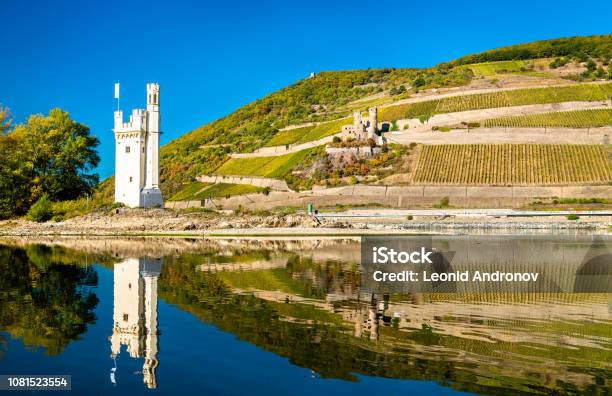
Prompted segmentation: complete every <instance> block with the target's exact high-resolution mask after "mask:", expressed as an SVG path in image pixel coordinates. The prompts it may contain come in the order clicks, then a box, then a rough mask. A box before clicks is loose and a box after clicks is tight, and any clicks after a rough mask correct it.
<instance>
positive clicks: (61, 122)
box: [0, 109, 100, 217]
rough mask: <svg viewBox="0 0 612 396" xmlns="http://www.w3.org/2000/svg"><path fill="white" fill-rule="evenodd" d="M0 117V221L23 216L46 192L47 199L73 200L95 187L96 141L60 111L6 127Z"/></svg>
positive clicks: (4, 117)
mask: <svg viewBox="0 0 612 396" xmlns="http://www.w3.org/2000/svg"><path fill="white" fill-rule="evenodd" d="M7 114H8V113H7V112H6V111H4V113H0V117H2V118H0V131H2V133H1V134H0V158H2V161H1V163H0V217H9V216H11V215H20V214H23V213H25V212H26V211H27V210H28V208H29V207H30V205H31V204H32V203H34V202H36V201H37V200H38V199H39V198H40V197H42V196H43V195H45V194H47V195H48V196H49V198H50V199H51V200H53V201H62V200H69V199H75V198H78V197H80V196H83V195H85V194H88V193H90V192H91V191H92V190H93V189H94V188H95V187H96V185H97V184H98V175H97V174H95V173H93V170H94V169H95V167H96V166H97V165H98V163H99V162H100V157H99V156H98V153H97V152H96V147H97V146H98V144H99V140H98V138H96V137H95V136H92V135H91V134H90V131H89V128H88V127H86V126H85V125H83V124H80V123H78V122H76V121H74V120H72V119H71V118H70V115H69V114H68V113H67V112H65V111H62V110H60V109H53V110H51V111H50V112H49V115H48V116H43V115H33V116H31V117H30V118H29V119H28V121H27V123H25V124H20V125H17V126H15V127H14V128H11V126H10V123H8V121H7Z"/></svg>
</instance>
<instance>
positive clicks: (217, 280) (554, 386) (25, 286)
mask: <svg viewBox="0 0 612 396" xmlns="http://www.w3.org/2000/svg"><path fill="white" fill-rule="evenodd" d="M592 242H593V241H592V240H590V239H589V238H586V239H581V238H572V237H564V238H556V237H555V238H548V239H547V238H518V239H514V240H512V241H511V243H509V242H504V241H503V240H501V239H495V244H494V245H492V246H494V248H491V251H497V252H499V253H500V255H502V256H503V257H500V259H499V260H497V261H494V262H490V263H488V264H489V265H490V266H492V267H498V266H502V265H506V264H504V262H505V261H508V260H509V259H508V258H512V261H513V262H519V263H521V265H524V266H525V267H526V268H527V267H531V266H534V265H539V266H546V265H555V266H556V268H557V270H558V271H557V272H556V273H555V274H556V275H555V276H556V277H557V278H555V279H558V281H557V280H555V282H556V283H558V284H562V282H563V281H566V283H567V281H568V280H569V279H570V278H569V277H567V276H566V275H564V274H574V273H576V268H579V267H580V265H581V264H580V263H581V261H582V260H583V258H585V252H587V251H589V249H591V248H592V245H593V243H592ZM64 243H66V244H72V245H70V247H71V248H70V249H69V248H66V247H58V246H56V245H46V246H40V245H38V246H37V247H32V245H24V246H21V247H14V246H13V247H1V248H0V292H1V293H0V326H2V330H3V331H6V332H8V333H10V334H11V336H12V337H14V338H21V339H23V340H27V342H28V343H30V344H36V343H39V344H40V345H41V346H44V347H45V348H49V350H52V348H51V347H49V343H48V342H43V341H42V340H43V339H45V338H44V337H42V334H44V335H45V337H46V339H51V340H53V339H57V340H61V342H60V341H56V343H57V344H59V345H62V348H61V349H55V350H54V351H55V353H56V354H61V353H62V352H63V350H64V348H65V346H66V345H68V343H70V342H72V341H74V340H76V339H79V338H87V337H88V336H89V335H90V334H88V332H87V326H91V325H92V324H93V318H92V316H93V313H92V310H93V309H94V308H95V307H96V303H97V299H95V296H93V297H90V296H91V294H92V293H91V290H90V289H89V288H88V286H87V285H96V284H97V282H98V276H97V275H98V273H100V274H101V273H107V274H108V276H107V279H108V280H107V282H108V284H109V285H110V282H111V278H112V288H109V289H104V290H97V293H98V294H99V296H100V298H101V299H102V298H106V300H107V301H109V303H110V301H112V303H113V306H112V323H111V318H109V319H108V320H107V321H105V322H103V323H101V324H100V326H102V327H103V334H104V337H108V338H109V340H108V341H107V342H105V343H104V345H103V346H104V348H105V350H106V351H107V350H108V349H106V348H108V343H110V348H111V358H112V359H117V358H118V357H119V356H120V354H121V353H123V354H124V355H125V354H127V355H129V356H130V359H129V360H130V362H132V363H134V364H137V365H138V366H140V359H142V370H140V368H138V370H139V372H138V375H142V380H143V382H144V385H145V386H143V385H142V383H141V382H140V380H138V381H137V382H138V383H137V384H136V385H137V386H138V388H139V389H142V390H143V391H144V390H146V389H145V388H157V391H158V392H163V391H164V390H165V391H166V392H169V391H170V390H172V386H173V385H175V384H173V379H172V378H170V379H168V378H163V376H164V373H168V372H171V370H172V369H175V370H179V371H180V370H185V371H187V370H196V371H197V374H196V375H193V371H190V372H189V373H190V374H191V375H185V376H184V377H183V378H182V381H186V382H185V383H184V384H183V385H184V386H186V387H188V388H189V389H200V388H197V386H198V384H199V383H198V380H199V378H196V377H197V376H198V375H200V374H201V375H202V376H203V377H204V376H206V373H209V372H211V371H214V368H215V367H217V366H223V364H224V363H226V362H224V359H227V358H226V357H225V356H221V355H223V354H217V355H215V354H203V355H206V357H205V358H202V356H201V355H198V354H193V353H189V352H188V349H189V348H185V340H190V339H191V340H197V339H201V338H202V335H203V333H202V331H204V330H203V328H202V327H204V326H201V327H180V326H173V327H174V328H176V327H180V328H181V333H180V335H178V336H177V335H176V334H175V335H174V338H173V337H172V336H169V335H168V334H166V335H164V337H165V338H164V340H163V346H164V349H163V351H160V350H159V329H158V308H159V307H158V293H159V301H160V306H161V308H159V309H160V319H161V320H162V323H166V322H164V320H167V319H166V318H167V317H164V316H163V315H164V312H165V313H166V314H167V313H168V310H170V309H172V310H176V311H179V310H180V312H183V313H186V314H188V315H190V316H191V317H195V318H197V319H199V321H198V323H199V324H200V325H202V324H205V325H209V326H207V327H210V326H213V327H214V328H216V329H220V330H222V331H224V332H228V333H231V334H232V335H233V336H235V338H236V339H233V337H232V339H231V340H228V341H226V342H228V345H227V348H228V350H229V349H239V345H240V344H244V342H245V341H246V342H248V343H249V344H251V345H254V346H256V347H257V348H256V349H257V350H259V351H262V350H263V351H268V352H272V353H274V354H275V355H277V356H281V357H283V358H286V360H283V362H286V364H288V365H289V364H290V365H292V366H298V367H303V368H305V369H308V370H310V371H311V372H312V373H313V375H314V377H316V378H322V379H325V378H334V379H340V380H343V382H337V381H336V382H331V381H330V382H327V384H330V383H335V384H342V385H338V386H345V385H346V386H348V384H355V383H358V382H360V381H363V378H364V377H379V378H390V379H399V380H424V381H435V382H436V383H438V384H440V385H441V386H444V387H448V388H452V389H456V390H461V391H466V392H474V393H482V394H533V393H542V394H548V393H557V394H564V393H568V394H606V393H609V390H610V389H611V388H612V298H611V295H610V294H604V293H554V292H547V293H530V292H529V293H528V292H525V293H499V292H495V291H492V290H477V291H476V292H474V291H471V292H466V291H462V292H461V293H447V294H442V293H438V294H433V293H432V294H428V293H409V294H400V293H391V294H389V293H387V294H381V293H372V292H368V291H365V290H362V289H361V287H360V284H361V273H360V271H359V266H358V262H359V258H360V253H359V243H358V242H357V241H355V240H341V241H338V240H305V241H270V240H251V241H245V240H233V241H231V240H222V241H211V240H207V241H202V240H194V241H188V240H180V241H177V243H176V245H175V244H173V242H172V241H171V240H167V241H164V243H163V244H161V243H160V244H151V241H150V240H141V241H131V242H130V243H127V242H126V241H117V243H115V242H114V241H112V240H104V241H100V242H99V243H96V242H95V241H93V240H87V241H84V245H82V246H80V247H79V245H78V244H76V243H75V242H74V241H70V242H64ZM439 243H440V244H441V245H442V246H444V247H445V248H447V249H455V246H456V245H457V244H462V243H468V244H469V247H470V249H469V250H468V251H467V253H466V254H464V255H463V256H461V255H458V256H457V261H456V262H455V264H456V265H457V266H458V267H460V266H469V265H470V263H473V262H477V261H482V262H483V263H484V262H485V261H486V259H487V258H486V257H485V256H486V255H485V254H484V253H485V252H486V249H485V248H483V246H482V245H481V244H480V243H479V242H478V241H476V240H474V239H470V238H465V239H462V238H440V239H439ZM606 243H608V240H606ZM510 247H512V248H511V249H510ZM79 249H82V250H79ZM504 249H505V250H504ZM455 250H458V249H455ZM83 251H86V252H89V253H88V255H87V254H85V253H83ZM602 251H603V250H602V249H599V248H598V250H597V251H595V252H594V253H593V254H590V255H586V261H584V262H586V263H595V264H596V265H592V264H589V265H588V268H587V267H584V266H582V267H580V268H582V269H581V270H583V269H584V268H587V270H588V272H589V273H590V274H598V273H599V268H600V266H601V265H609V264H610V263H609V256H602ZM526 252H530V253H531V254H530V255H529V256H528V257H527V255H526ZM591 256H593V257H591ZM152 257H159V258H152ZM597 257H604V260H607V261H605V262H603V264H601V262H600V261H601V260H599V259H598V260H599V261H593V260H594V258H597ZM606 257H608V258H606ZM504 258H506V260H504ZM574 258H577V259H578V264H577V266H575V267H576V268H574V266H573V265H574V264H573V263H574V261H575V260H573V259H574ZM528 260H530V261H528ZM92 261H96V262H99V263H102V264H103V266H102V267H97V269H96V270H92V268H91V267H90V266H88V265H87V263H91V262H92ZM13 262H14V263H13ZM162 263H163V266H162ZM162 267H163V268H162ZM591 267H592V268H591ZM566 268H569V269H568V270H566ZM109 270H112V277H111V274H110V271H109ZM101 278H102V277H101ZM568 284H569V283H568ZM571 286H572V288H573V284H571ZM109 287H110V286H109ZM568 288H569V286H568ZM570 289H571V288H570ZM7 290H9V291H10V292H9V293H7V292H6V291H7ZM111 291H112V294H111ZM40 293H42V295H43V296H44V298H39V297H40V295H39V294H40ZM28 295H29V296H30V297H28ZM60 296H61V298H60ZM58 299H59V300H58ZM58 301H61V302H62V304H64V305H63V308H62V309H64V310H67V312H68V313H69V314H70V315H68V316H59V315H57V312H58V310H57V309H58V306H59V305H60V304H59V303H58ZM33 302H36V303H33ZM101 305H103V311H104V312H105V313H107V314H108V315H110V312H111V308H110V305H109V304H106V305H104V304H101ZM24 307H25V308H24ZM164 307H165V309H166V310H165V311H164V310H163V309H164ZM19 310H22V311H21V312H25V313H27V315H32V316H33V317H35V318H41V319H42V322H41V323H36V322H34V321H30V320H26V318H25V317H20V316H19V312H20V311H19ZM100 310H101V309H99V310H98V311H100ZM73 313H74V314H73ZM53 315H56V316H57V317H58V318H57V319H55V320H52V319H53ZM75 318H78V320H76V319H75ZM173 324H174V322H173ZM75 325H76V326H75ZM79 325H80V326H79ZM62 326H63V327H62ZM66 326H68V327H69V328H70V329H73V330H72V331H75V330H74V329H76V330H77V331H76V334H74V333H69V334H68V335H67V334H66V328H67V327H66ZM111 326H112V333H111V334H109V330H110V328H111ZM43 328H44V331H43ZM164 328H165V329H166V331H167V332H168V327H164ZM184 328H185V329H188V330H183V329H184ZM32 334H36V335H39V337H38V338H34V337H32ZM97 340H98V339H96V341H95V342H96V343H98V341H97ZM2 345H3V342H2V333H0V355H1V354H2V350H3V346H2ZM251 349H253V348H251ZM99 355H103V361H102V362H100V363H97V364H99V366H100V367H102V368H103V370H104V372H105V373H108V370H109V360H108V355H107V353H106V352H103V353H100V354H99ZM7 356H8V358H6V359H7V360H9V362H10V359H11V357H10V354H7ZM132 359H139V360H132ZM159 360H164V362H175V363H174V364H164V365H162V366H161V367H160V365H159ZM232 364H233V366H231V367H232V368H234V369H235V370H236V374H235V375H234V374H230V375H234V378H235V379H236V382H239V381H240V380H241V379H242V378H243V376H242V373H245V372H249V371H251V372H252V371H257V370H261V371H262V372H266V371H269V369H270V367H249V366H248V365H247V364H246V363H242V362H233V363H232ZM91 365H92V367H93V366H95V365H96V363H93V362H92V363H91ZM125 366H126V365H125V364H124V365H121V367H120V368H119V369H116V367H117V366H116V365H115V364H114V363H112V362H111V363H110V367H112V369H111V381H114V382H116V384H117V387H122V386H124V385H125V386H126V387H124V388H123V389H129V388H127V386H129V385H128V381H122V380H120V379H122V378H123V377H121V376H120V375H117V376H115V374H118V373H117V371H118V370H126V368H125ZM172 366H177V367H172ZM194 367H196V369H194ZM271 367H272V368H274V367H275V366H271ZM158 377H159V378H161V380H160V383H159V384H158ZM103 379H104V381H105V384H107V385H108V376H106V374H105V377H104V378H103ZM278 381H282V379H278ZM321 382H322V383H325V381H321ZM109 386H110V385H109ZM223 386H228V387H231V386H235V384H227V385H223ZM321 386H325V385H321ZM164 388H165V389H164ZM132 389H133V388H132ZM326 389H327V390H329V389H330V388H326ZM253 390H254V391H256V390H259V389H253ZM268 390H269V389H268ZM262 393H264V392H262ZM268 393H269V392H268ZM381 393H384V392H381Z"/></svg>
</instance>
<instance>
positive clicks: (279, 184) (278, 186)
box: [196, 175, 292, 191]
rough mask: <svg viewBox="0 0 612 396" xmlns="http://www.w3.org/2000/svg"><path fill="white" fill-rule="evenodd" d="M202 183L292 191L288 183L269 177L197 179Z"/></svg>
mask: <svg viewBox="0 0 612 396" xmlns="http://www.w3.org/2000/svg"><path fill="white" fill-rule="evenodd" d="M196 179H197V180H198V181H199V182H202V183H212V184H217V183H228V184H250V185H252V186H256V187H269V188H271V189H272V190H278V191H292V190H291V189H290V188H289V186H288V185H287V182H286V181H284V180H279V179H272V178H267V177H253V176H204V175H202V176H198V177H197V178H196Z"/></svg>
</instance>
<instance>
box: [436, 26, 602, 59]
mask: <svg viewBox="0 0 612 396" xmlns="http://www.w3.org/2000/svg"><path fill="white" fill-rule="evenodd" d="M556 57H569V58H576V59H581V60H583V61H586V60H587V59H588V58H589V57H590V58H599V59H608V60H609V59H610V58H612V34H606V35H598V36H585V37H581V36H579V37H567V38H558V39H554V40H543V41H534V42H533V43H525V44H517V45H511V46H508V47H502V48H497V49H493V50H489V51H485V52H481V53H479V54H473V55H467V56H464V57H461V58H459V59H457V60H454V61H452V62H449V63H448V64H447V65H449V66H457V65H468V64H472V63H482V62H496V61H510V60H525V59H538V58H556Z"/></svg>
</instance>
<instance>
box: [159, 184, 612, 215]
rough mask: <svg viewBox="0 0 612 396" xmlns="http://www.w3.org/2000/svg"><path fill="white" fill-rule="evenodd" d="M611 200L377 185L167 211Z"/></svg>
mask: <svg viewBox="0 0 612 396" xmlns="http://www.w3.org/2000/svg"><path fill="white" fill-rule="evenodd" d="M610 197H612V186H551V187H542V186H537V187H529V186H514V187H487V186H483V187H479V186H435V185H427V186H379V185H351V186H343V187H334V188H316V189H313V190H309V191H302V192H287V191H271V192H270V193H269V194H268V195H264V194H247V195H239V196H234V197H230V198H223V199H213V200H209V201H177V202H166V207H170V208H177V209H178V208H192V207H206V208H213V209H215V208H216V209H218V208H223V209H237V208H239V207H243V208H249V209H273V208H277V207H284V206H294V207H295V206H297V207H302V208H305V207H306V206H307V205H308V204H309V203H313V204H314V205H315V206H318V207H324V206H335V205H337V204H343V205H368V204H370V205H371V204H378V205H384V206H387V207H390V208H415V207H422V206H425V207H430V206H431V205H433V204H436V203H438V202H439V201H440V200H441V199H443V198H449V200H450V204H451V205H455V206H458V207H464V208H518V207H521V206H523V205H526V204H529V203H531V202H533V201H534V200H540V199H546V198H549V199H550V198H604V199H609V198H610Z"/></svg>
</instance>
